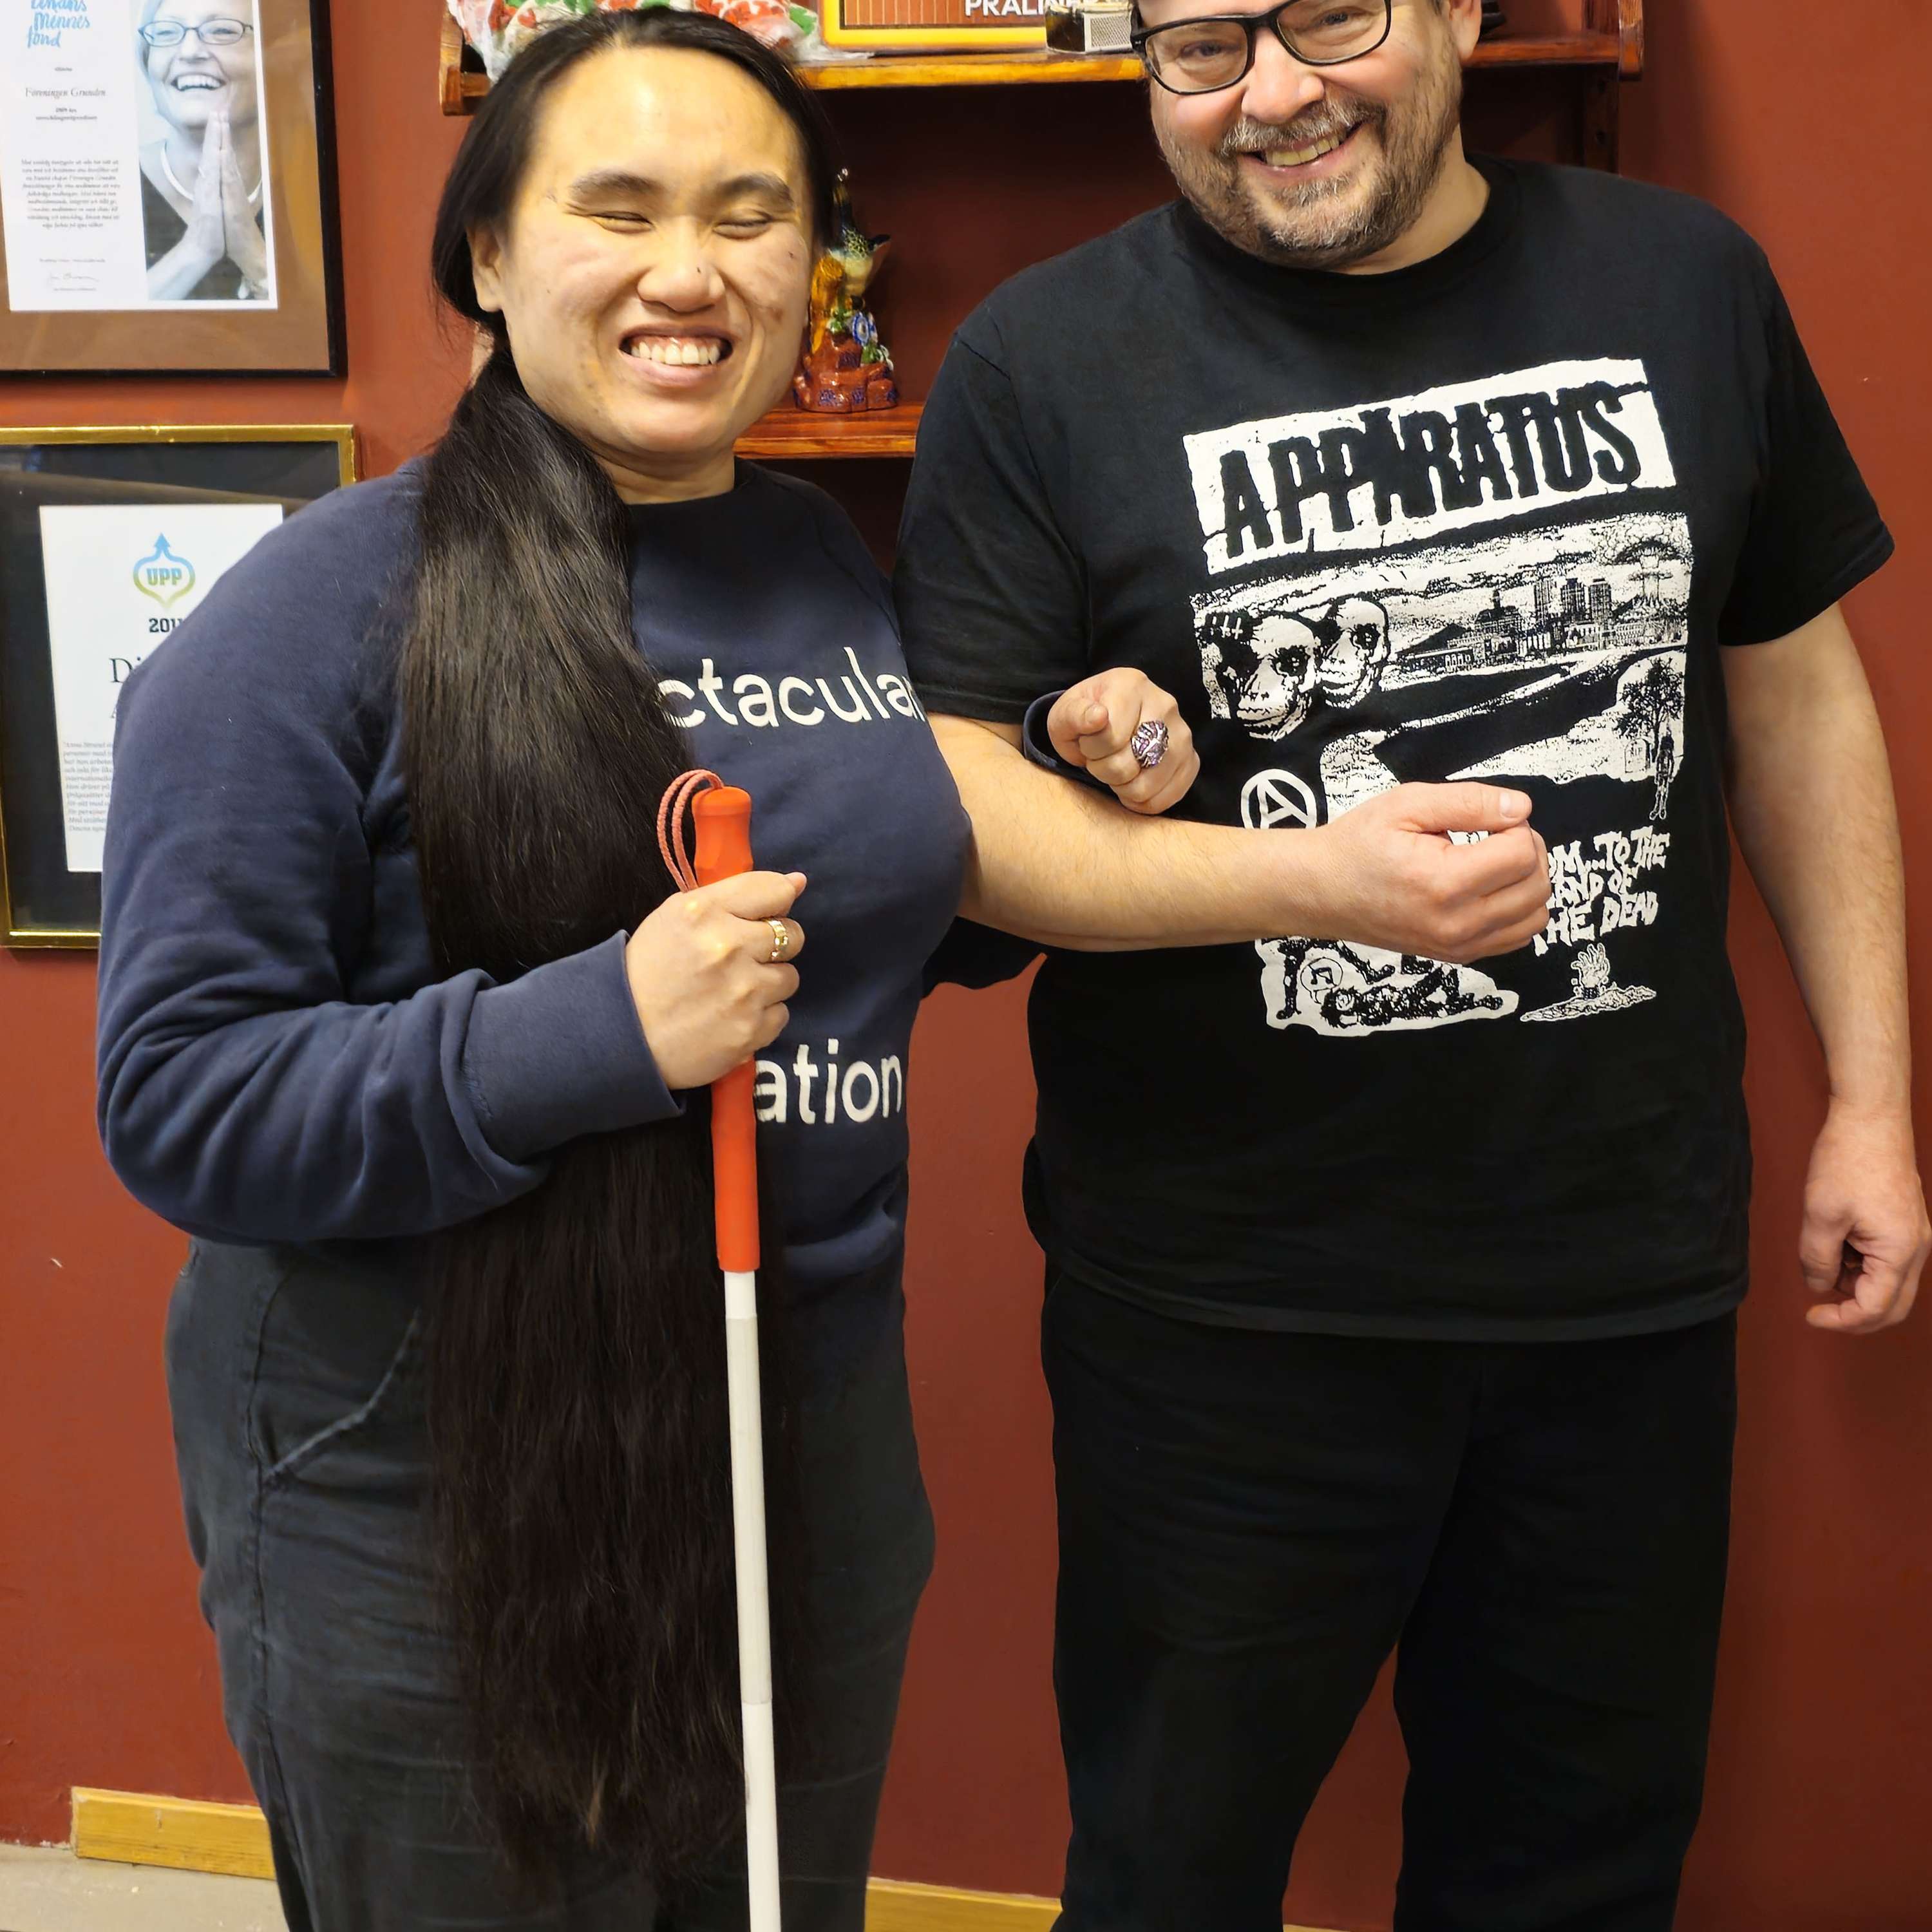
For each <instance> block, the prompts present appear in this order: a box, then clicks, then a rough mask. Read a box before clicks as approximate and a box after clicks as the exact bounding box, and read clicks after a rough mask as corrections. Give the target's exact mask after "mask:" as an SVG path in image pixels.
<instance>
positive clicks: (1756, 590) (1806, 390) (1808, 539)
mask: <svg viewBox="0 0 1932 1932" xmlns="http://www.w3.org/2000/svg"><path fill="white" fill-rule="evenodd" d="M1757 266H1758V267H1759V269H1760V274H1761V276H1762V289H1761V296H1760V299H1761V302H1762V304H1763V311H1764V327H1765V355H1766V362H1765V381H1764V393H1763V414H1762V417H1761V419H1760V425H1759V437H1760V442H1759V449H1758V476H1757V489H1756V490H1755V492H1754V495H1753V497H1752V502H1751V522H1750V525H1749V527H1748V529H1747V530H1746V532H1745V541H1744V547H1743V549H1742V551H1741V552H1740V553H1739V557H1738V567H1737V574H1736V577H1735V578H1734V580H1733V583H1732V587H1731V594H1730V599H1729V601H1727V603H1726V604H1725V607H1724V614H1723V616H1722V618H1721V620H1720V622H1719V626H1718V636H1719V638H1720V640H1721V642H1723V643H1727V644H1763V643H1772V642H1774V641H1775V640H1777V639H1778V638H1780V637H1789V636H1790V634H1791V633H1792V632H1793V631H1796V630H1799V629H1801V628H1802V627H1803V626H1804V625H1806V624H1808V623H1809V622H1811V620H1812V619H1813V618H1814V617H1817V616H1820V615H1821V614H1822V613H1823V612H1825V611H1826V610H1829V609H1830V608H1831V607H1832V605H1833V604H1835V603H1837V602H1838V600H1839V598H1841V597H1843V595H1845V593H1846V592H1847V591H1849V590H1850V589H1852V588H1853V587H1854V586H1855V585H1857V584H1858V583H1861V582H1862V581H1863V580H1864V579H1865V578H1866V577H1869V576H1870V574H1872V572H1873V571H1875V570H1876V569H1877V568H1879V565H1882V563H1883V562H1885V559H1887V558H1888V557H1889V556H1891V551H1892V541H1891V532H1890V531H1889V530H1888V529H1886V528H1885V521H1884V519H1883V518H1882V517H1881V516H1880V515H1879V510H1878V505H1877V504H1876V502H1873V500H1872V494H1871V492H1870V490H1867V488H1866V487H1865V484H1864V478H1863V477H1861V475H1859V474H1858V464H1857V463H1856V462H1855V460H1853V458H1852V452H1851V451H1850V450H1849V449H1848V448H1847V447H1846V443H1845V438H1844V435H1843V431H1841V430H1840V428H1838V420H1837V419H1836V418H1835V416H1833V415H1832V406H1831V404H1829V402H1827V401H1826V399H1825V392H1824V391H1823V389H1822V388H1821V387H1820V386H1819V382H1818V378H1817V376H1816V374H1814V372H1813V371H1812V368H1811V360H1810V359H1809V358H1808V356H1806V355H1805V345H1804V344H1803V343H1802V341H1799V335H1798V327H1797V325H1796V323H1794V322H1793V320H1792V317H1791V311H1790V308H1788V307H1787V305H1786V303H1785V300H1784V293H1783V291H1782V290H1781V289H1780V288H1779V287H1778V284H1777V281H1776V280H1775V278H1774V277H1773V276H1772V272H1771V269H1770V266H1769V264H1768V263H1765V262H1764V261H1763V258H1762V257H1758V260H1757Z"/></svg>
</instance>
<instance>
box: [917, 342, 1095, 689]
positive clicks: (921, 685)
mask: <svg viewBox="0 0 1932 1932" xmlns="http://www.w3.org/2000/svg"><path fill="white" fill-rule="evenodd" d="M892 589H893V595H894V597H895V600H896V601H897V603H898V613H899V625H900V629H901V634H902V636H903V637H904V642H905V654H906V661H907V664H908V665H909V666H910V668H911V671H912V676H913V683H914V684H915V685H916V686H917V687H918V689H919V697H920V699H921V701H922V703H924V704H925V705H926V708H927V709H929V710H931V711H940V712H952V713H953V714H954V715H957V716H960V717H966V718H989V719H993V720H996V721H999V722H1001V723H1004V724H1018V723H1019V721H1020V720H1021V719H1022V718H1024V717H1025V715H1026V710H1027V706H1028V705H1029V704H1031V703H1032V702H1033V700H1034V699H1035V698H1036V697H1039V696H1040V694H1041V693H1042V692H1043V691H1051V690H1055V689H1064V688H1066V687H1067V685H1071V684H1075V683H1077V682H1079V680H1080V679H1082V678H1083V677H1085V676H1086V675H1087V672H1088V623H1087V586H1086V576H1085V571H1084V570H1083V568H1082V565H1081V562H1080V559H1079V556H1078V555H1077V553H1076V552H1075V550H1074V549H1073V547H1072V545H1071V544H1070V543H1069V542H1068V541H1067V536H1066V534H1065V532H1064V530H1063V529H1062V528H1061V524H1060V523H1059V521H1058V519H1057V518H1056V517H1055V514H1054V510H1053V506H1052V503H1051V502H1049V498H1048V493H1047V490H1046V486H1045V484H1043V481H1042V480H1041V477H1040V469H1039V466H1038V463H1037V461H1036V460H1035V455H1034V449H1033V448H1032V447H1031V444H1030V443H1029V441H1028V435H1027V431H1026V427H1025V424H1024V422H1022V413H1021V410H1020V406H1019V402H1018V401H1017V399H1016V397H1015V395H1014V392H1013V383H1012V380H1011V379H1010V376H1009V374H1008V373H1007V370H1006V368H1004V366H1003V365H1002V362H1001V351H1000V344H999V340H998V334H997V332H995V331H994V330H993V329H992V328H991V327H990V326H983V327H982V328H981V329H978V330H977V331H975V332H974V333H973V335H972V338H971V339H970V340H969V337H968V331H967V330H962V331H961V332H960V333H959V335H956V336H955V337H954V338H953V346H952V347H951V348H950V350H947V356H946V361H945V362H944V365H943V366H942V367H941V370H940V372H939V377H938V380H937V381H936V382H935V383H934V385H933V389H932V396H931V398H930V399H929V401H928V402H927V404H926V413H925V416H924V417H923V419H922V421H921V422H920V424H919V453H918V456H917V458H916V460H915V461H914V463H913V472H912V482H911V485H910V488H909V489H908V490H907V493H906V505H905V514H904V517H902V519H901V522H900V525H899V543H898V565H897V568H896V569H895V572H894V574H893V578H892Z"/></svg>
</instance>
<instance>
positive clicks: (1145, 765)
mask: <svg viewBox="0 0 1932 1932" xmlns="http://www.w3.org/2000/svg"><path fill="white" fill-rule="evenodd" d="M1127 749H1128V750H1129V751H1131V752H1133V754H1134V763H1136V764H1137V765H1138V766H1140V768H1141V769H1142V771H1144V772H1151V771H1152V770H1153V769H1154V766H1157V764H1159V763H1160V761H1161V760H1162V759H1163V758H1164V757H1166V756H1167V727H1166V725H1165V724H1163V723H1162V722H1161V721H1160V719H1159V718H1145V719H1144V720H1143V721H1142V722H1141V723H1139V724H1136V726H1135V727H1134V735H1133V736H1132V737H1131V738H1130V739H1128V740H1127Z"/></svg>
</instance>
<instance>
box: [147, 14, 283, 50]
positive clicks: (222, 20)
mask: <svg viewBox="0 0 1932 1932" xmlns="http://www.w3.org/2000/svg"><path fill="white" fill-rule="evenodd" d="M217 25H226V26H230V27H239V28H241V29H242V31H241V32H239V34H236V36H235V37H234V39H233V40H209V39H208V38H207V37H205V35H204V34H202V31H201V30H202V28H204V27H212V26H217ZM157 27H161V28H167V27H178V28H180V29H181V31H180V32H179V33H178V34H176V35H175V37H174V38H173V39H172V40H156V39H155V38H154V29H155V28H157ZM134 31H136V33H137V34H139V35H140V37H141V38H142V41H143V42H144V43H145V44H146V45H147V46H151V47H178V46H181V43H183V42H184V40H187V37H188V35H189V34H193V36H194V37H195V38H196V40H199V41H200V42H201V44H202V46H204V47H209V46H216V47H239V46H240V45H241V44H242V42H243V41H244V40H246V39H247V38H248V36H249V35H250V34H252V33H253V32H254V31H255V26H254V22H253V21H251V20H236V18H235V17H234V16H233V14H230V13H217V14H216V15H215V16H214V19H213V20H193V21H189V20H150V21H149V22H148V23H147V24H146V26H142V27H136V28H135V29H134Z"/></svg>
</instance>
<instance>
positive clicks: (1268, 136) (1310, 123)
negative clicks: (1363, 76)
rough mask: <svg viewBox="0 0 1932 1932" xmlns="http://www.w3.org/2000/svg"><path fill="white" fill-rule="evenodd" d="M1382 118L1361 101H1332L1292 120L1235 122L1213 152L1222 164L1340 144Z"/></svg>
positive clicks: (1380, 114)
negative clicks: (1249, 156) (1271, 151)
mask: <svg viewBox="0 0 1932 1932" xmlns="http://www.w3.org/2000/svg"><path fill="white" fill-rule="evenodd" d="M1382 118H1383V115H1382V110H1381V109H1379V108H1376V107H1370V105H1369V104H1368V103H1367V101H1348V102H1342V101H1334V102H1330V103H1328V104H1325V105H1324V106H1322V107H1320V108H1311V109H1310V110H1309V112H1308V113H1306V114H1298V115H1296V116H1295V118H1294V119H1293V120H1292V121H1250V120H1247V119H1245V118H1244V119H1242V120H1240V121H1236V122H1235V124H1234V125H1233V127H1230V128H1229V130H1228V131H1227V132H1226V133H1225V134H1223V136H1221V139H1220V145H1219V146H1218V147H1217V149H1216V152H1217V153H1218V154H1220V157H1221V158H1222V160H1224V161H1232V160H1235V159H1237V158H1238V157H1239V156H1241V155H1243V154H1264V153H1265V152H1266V151H1268V149H1269V148H1307V147H1312V146H1313V145H1315V143H1316V142H1318V141H1331V140H1334V141H1339V140H1340V139H1342V137H1343V136H1344V135H1346V134H1352V133H1354V132H1355V130H1356V129H1357V128H1358V127H1367V126H1368V125H1370V124H1371V123H1372V122H1375V121H1380V120H1381V119H1382Z"/></svg>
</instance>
